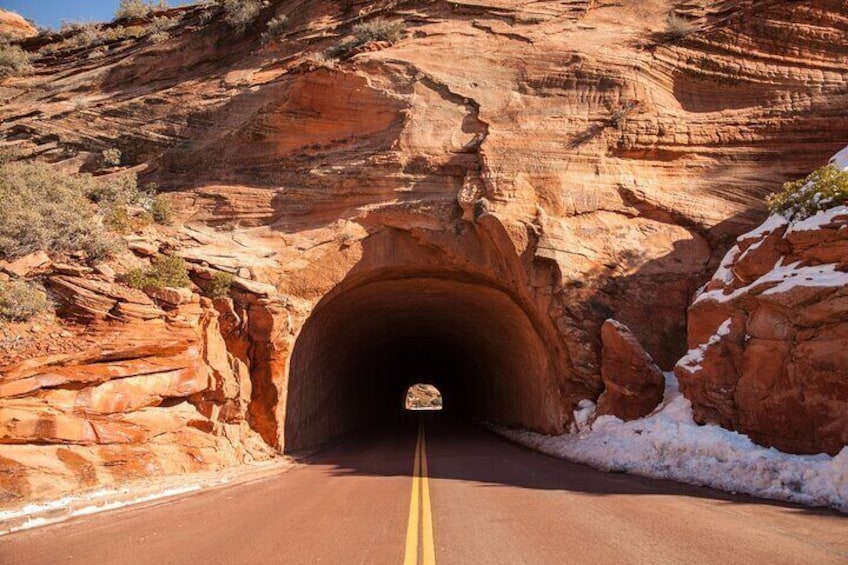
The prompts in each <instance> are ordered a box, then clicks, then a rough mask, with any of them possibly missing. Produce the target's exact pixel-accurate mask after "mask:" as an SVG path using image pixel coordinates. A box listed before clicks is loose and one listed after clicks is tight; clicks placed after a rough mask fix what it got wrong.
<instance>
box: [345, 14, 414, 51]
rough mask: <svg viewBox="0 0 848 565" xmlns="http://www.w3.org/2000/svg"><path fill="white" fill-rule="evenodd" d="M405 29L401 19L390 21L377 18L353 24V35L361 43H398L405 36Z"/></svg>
mask: <svg viewBox="0 0 848 565" xmlns="http://www.w3.org/2000/svg"><path fill="white" fill-rule="evenodd" d="M403 29H404V25H403V22H401V21H397V22H390V21H388V20H385V19H383V18H376V19H373V20H371V21H370V22H365V23H361V24H356V25H355V26H353V36H354V37H355V38H356V40H357V42H358V43H359V45H365V44H366V43H369V42H371V41H388V42H389V43H397V42H398V41H400V39H401V37H402V36H403Z"/></svg>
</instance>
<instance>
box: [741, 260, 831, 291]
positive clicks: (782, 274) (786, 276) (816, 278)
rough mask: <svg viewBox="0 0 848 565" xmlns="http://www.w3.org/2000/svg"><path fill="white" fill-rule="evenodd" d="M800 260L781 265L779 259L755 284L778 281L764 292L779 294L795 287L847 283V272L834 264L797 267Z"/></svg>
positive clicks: (829, 285)
mask: <svg viewBox="0 0 848 565" xmlns="http://www.w3.org/2000/svg"><path fill="white" fill-rule="evenodd" d="M800 263H801V262H800V261H797V262H795V263H792V264H790V265H786V266H781V265H780V261H778V265H777V266H775V268H774V269H772V270H771V271H769V272H768V273H766V274H765V275H763V276H762V277H760V278H759V279H757V280H756V281H755V284H762V283H768V282H779V284H778V285H777V286H774V287H772V288H770V289H768V290H766V291H765V292H763V294H764V295H766V294H780V293H783V292H788V291H789V290H791V289H793V288H795V287H799V286H801V287H812V286H828V287H840V286H844V285H848V273H843V272H842V271H837V270H836V265H834V264H832V263H829V264H827V265H816V266H814V267H799V266H798V265H799V264H800Z"/></svg>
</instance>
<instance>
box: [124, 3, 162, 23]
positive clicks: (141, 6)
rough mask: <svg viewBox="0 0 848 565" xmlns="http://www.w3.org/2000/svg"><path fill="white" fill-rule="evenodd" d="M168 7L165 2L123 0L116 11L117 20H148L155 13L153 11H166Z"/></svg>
mask: <svg viewBox="0 0 848 565" xmlns="http://www.w3.org/2000/svg"><path fill="white" fill-rule="evenodd" d="M167 7H168V3H167V2H165V1H164V0H159V1H158V2H153V1H148V2H145V1H144V0H121V1H120V2H119V3H118V9H117V10H116V11H115V19H116V20H123V19H138V18H146V17H148V16H149V15H150V14H152V13H153V10H157V9H158V10H164V9H166V8H167Z"/></svg>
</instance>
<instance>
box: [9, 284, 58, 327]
mask: <svg viewBox="0 0 848 565" xmlns="http://www.w3.org/2000/svg"><path fill="white" fill-rule="evenodd" d="M49 307H50V302H49V301H48V300H47V295H46V294H45V293H44V291H43V290H41V289H39V288H38V287H36V286H35V285H32V284H29V283H26V282H24V281H9V282H3V281H0V318H5V319H7V320H13V321H26V320H29V319H31V318H33V317H34V316H37V315H38V314H41V313H42V312H46V311H47V310H48V309H49Z"/></svg>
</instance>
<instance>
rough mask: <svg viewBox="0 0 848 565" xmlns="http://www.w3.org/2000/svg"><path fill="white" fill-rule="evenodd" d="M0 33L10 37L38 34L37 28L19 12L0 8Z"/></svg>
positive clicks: (25, 36) (24, 37)
mask: <svg viewBox="0 0 848 565" xmlns="http://www.w3.org/2000/svg"><path fill="white" fill-rule="evenodd" d="M0 35H5V36H6V37H9V38H11V39H26V38H28V37H34V36H36V35H38V30H37V29H35V28H34V27H33V26H32V24H30V23H29V22H28V21H26V20H25V19H24V18H23V17H21V16H20V15H19V14H16V13H15V12H9V11H8V10H2V9H0Z"/></svg>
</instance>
